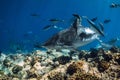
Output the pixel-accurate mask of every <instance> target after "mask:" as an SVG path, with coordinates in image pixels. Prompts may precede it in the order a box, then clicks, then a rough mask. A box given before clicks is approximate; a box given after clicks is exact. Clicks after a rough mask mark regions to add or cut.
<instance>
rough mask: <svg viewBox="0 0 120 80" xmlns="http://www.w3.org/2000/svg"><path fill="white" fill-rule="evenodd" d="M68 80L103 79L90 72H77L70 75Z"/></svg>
mask: <svg viewBox="0 0 120 80" xmlns="http://www.w3.org/2000/svg"><path fill="white" fill-rule="evenodd" d="M67 80H102V79H100V78H98V77H96V76H93V75H91V74H89V73H86V74H84V73H82V72H77V73H75V74H74V75H72V76H70V77H69V78H68V79H67Z"/></svg>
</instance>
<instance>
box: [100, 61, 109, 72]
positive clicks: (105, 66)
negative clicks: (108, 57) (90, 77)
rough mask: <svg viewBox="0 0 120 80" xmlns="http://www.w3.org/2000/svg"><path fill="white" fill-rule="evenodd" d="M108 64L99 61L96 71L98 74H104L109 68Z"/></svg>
mask: <svg viewBox="0 0 120 80" xmlns="http://www.w3.org/2000/svg"><path fill="white" fill-rule="evenodd" d="M109 66H110V64H109V63H108V62H107V61H100V62H99V63H98V70H99V71H100V72H104V71H105V70H107V69H108V68H109Z"/></svg>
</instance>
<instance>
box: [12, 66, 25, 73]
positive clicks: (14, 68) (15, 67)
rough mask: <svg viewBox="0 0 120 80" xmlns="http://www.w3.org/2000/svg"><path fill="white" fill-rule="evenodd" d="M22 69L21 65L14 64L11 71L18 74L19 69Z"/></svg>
mask: <svg viewBox="0 0 120 80" xmlns="http://www.w3.org/2000/svg"><path fill="white" fill-rule="evenodd" d="M22 69H23V67H22V66H18V65H16V66H14V67H13V68H12V72H13V73H14V74H18V72H19V71H21V70H22Z"/></svg>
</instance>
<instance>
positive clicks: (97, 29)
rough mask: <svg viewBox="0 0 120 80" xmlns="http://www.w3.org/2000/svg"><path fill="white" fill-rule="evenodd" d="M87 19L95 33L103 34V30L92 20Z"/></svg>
mask: <svg viewBox="0 0 120 80" xmlns="http://www.w3.org/2000/svg"><path fill="white" fill-rule="evenodd" d="M87 21H88V23H89V24H90V25H91V27H92V28H93V29H94V30H95V31H96V32H97V33H99V34H100V35H102V36H104V33H103V31H101V30H100V29H99V28H98V27H97V26H96V25H95V23H94V22H93V21H91V20H90V19H88V18H87ZM102 28H103V27H102ZM102 30H103V29H102Z"/></svg>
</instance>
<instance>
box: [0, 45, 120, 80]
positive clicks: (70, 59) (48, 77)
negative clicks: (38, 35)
mask: <svg viewBox="0 0 120 80" xmlns="http://www.w3.org/2000/svg"><path fill="white" fill-rule="evenodd" d="M0 80H120V48H118V47H112V48H111V49H109V50H104V49H102V48H100V49H94V48H93V49H91V50H90V51H85V50H80V51H77V50H61V51H56V50H48V51H41V50H35V51H33V52H31V53H29V54H24V53H16V54H4V53H1V54H0Z"/></svg>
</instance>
